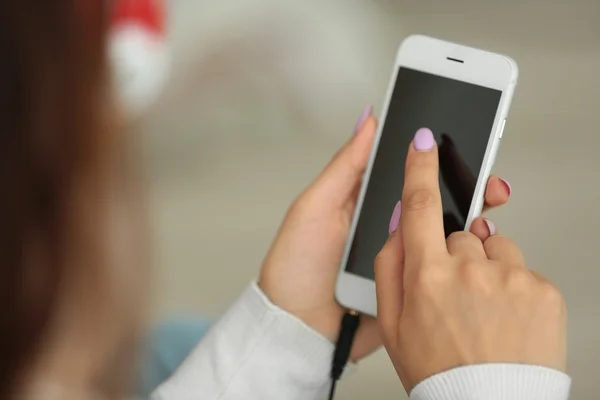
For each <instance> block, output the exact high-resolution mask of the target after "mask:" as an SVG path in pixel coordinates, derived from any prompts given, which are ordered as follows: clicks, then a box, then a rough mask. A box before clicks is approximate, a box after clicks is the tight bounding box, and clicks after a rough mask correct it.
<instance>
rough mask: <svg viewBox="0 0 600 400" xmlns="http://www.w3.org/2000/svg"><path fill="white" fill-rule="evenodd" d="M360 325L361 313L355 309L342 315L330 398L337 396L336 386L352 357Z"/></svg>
mask: <svg viewBox="0 0 600 400" xmlns="http://www.w3.org/2000/svg"><path fill="white" fill-rule="evenodd" d="M359 325H360V315H359V314H358V312H356V311H354V310H348V311H347V312H346V313H345V314H344V316H343V317H342V324H341V327H340V334H339V336H338V339H337V342H336V343H335V351H334V352H333V360H332V362H331V374H330V376H331V390H330V392H329V400H333V398H334V396H335V387H336V385H337V381H338V380H339V379H340V377H341V376H342V373H343V372H344V368H345V367H346V364H347V363H348V358H350V350H351V349H352V343H353V342H354V336H355V335H356V331H357V330H358V326H359Z"/></svg>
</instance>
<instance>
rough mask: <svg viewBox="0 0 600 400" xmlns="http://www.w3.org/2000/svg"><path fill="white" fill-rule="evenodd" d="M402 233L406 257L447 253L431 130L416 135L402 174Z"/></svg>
mask: <svg viewBox="0 0 600 400" xmlns="http://www.w3.org/2000/svg"><path fill="white" fill-rule="evenodd" d="M402 232H403V237H404V247H405V252H406V258H407V259H411V258H413V259H414V258H417V259H422V258H424V257H427V256H430V255H432V253H433V254H435V253H438V254H439V253H446V252H447V251H448V249H447V248H446V237H445V235H444V217H443V210H442V195H441V194H440V183H439V161H438V149H437V145H436V143H435V139H434V137H433V133H432V132H431V130H430V129H428V128H421V129H419V130H418V131H417V133H416V134H415V137H414V139H413V141H412V144H411V146H410V149H409V150H408V156H407V157H406V168H405V173H404V190H403V192H402Z"/></svg>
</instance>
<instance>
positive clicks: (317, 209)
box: [259, 111, 510, 361]
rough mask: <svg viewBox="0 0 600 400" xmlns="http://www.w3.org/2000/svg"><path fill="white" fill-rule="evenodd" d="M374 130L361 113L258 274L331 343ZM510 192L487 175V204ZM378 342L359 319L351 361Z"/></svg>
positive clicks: (279, 300)
mask: <svg viewBox="0 0 600 400" xmlns="http://www.w3.org/2000/svg"><path fill="white" fill-rule="evenodd" d="M376 129H377V122H376V120H375V118H373V117H372V116H371V114H370V111H369V112H365V114H364V115H363V118H361V121H359V125H358V126H357V132H356V134H355V135H354V137H353V138H352V139H351V140H350V141H349V142H348V143H347V144H346V145H345V146H344V147H343V148H342V149H341V150H340V151H339V152H338V154H337V155H336V156H335V157H334V158H333V160H332V161H331V162H330V163H329V165H328V166H327V167H326V168H325V170H324V171H323V172H322V173H321V175H320V176H319V177H318V178H317V179H316V180H315V181H314V182H313V184H312V185H310V186H309V187H308V189H306V190H305V191H304V193H302V195H300V197H299V198H298V199H297V200H296V201H295V202H294V203H293V204H292V206H291V207H290V209H289V211H288V213H287V216H286V218H285V220H284V221H283V224H282V226H281V228H280V230H279V233H278V235H277V237H276V238H275V241H274V243H273V245H272V246H271V249H270V251H269V253H268V254H267V257H266V259H265V261H264V264H263V267H262V271H261V274H260V279H259V286H260V287H261V289H262V290H263V291H264V293H265V294H266V295H267V297H268V298H269V299H270V300H271V301H272V302H273V303H274V304H276V305H277V306H278V307H281V308H282V309H284V310H285V311H287V312H289V313H291V314H293V315H295V316H296V317H298V318H300V319H301V320H302V321H304V322H305V323H306V324H307V325H309V326H310V327H312V328H313V329H315V330H316V331H317V332H319V333H320V334H322V335H323V336H325V337H326V338H327V339H329V340H330V341H332V342H335V341H336V339H337V335H338V333H339V328H340V321H341V318H342V315H343V314H344V308H343V307H342V306H340V305H339V304H338V303H337V301H336V299H335V294H334V291H335V282H336V279H337V275H338V270H339V267H340V262H341V259H342V255H343V251H344V246H345V243H346V240H347V238H348V231H349V229H350V224H351V222H352V216H353V213H354V207H355V204H356V200H357V196H358V191H359V188H360V184H361V180H362V175H363V173H364V171H365V168H366V166H367V163H368V160H369V154H370V150H371V145H372V143H373V138H374V137H375V131H376ZM399 157H400V155H399ZM509 194H510V187H509V186H508V184H507V183H506V182H505V181H502V180H501V179H499V178H498V177H491V178H490V179H489V181H488V185H487V188H486V194H485V199H486V205H487V206H491V207H494V206H499V205H502V204H504V203H506V202H507V201H508V197H509ZM390 216H391V210H390ZM487 229H488V227H487V225H486V223H485V222H484V220H483V219H481V218H480V219H478V220H476V221H474V223H473V224H472V228H471V230H472V231H474V233H476V234H477V232H476V231H477V230H479V231H482V230H483V231H485V232H481V233H480V234H477V235H478V236H488V235H489V232H488V231H487ZM379 346H381V340H380V338H379V333H378V327H377V324H376V321H375V319H373V318H370V317H363V320H362V321H361V325H360V327H359V330H358V332H357V334H356V338H355V341H354V345H353V348H352V352H351V354H350V359H351V360H352V361H358V360H360V359H361V358H363V357H365V356H367V355H368V354H370V353H372V352H373V351H375V350H376V349H377V348H378V347H379Z"/></svg>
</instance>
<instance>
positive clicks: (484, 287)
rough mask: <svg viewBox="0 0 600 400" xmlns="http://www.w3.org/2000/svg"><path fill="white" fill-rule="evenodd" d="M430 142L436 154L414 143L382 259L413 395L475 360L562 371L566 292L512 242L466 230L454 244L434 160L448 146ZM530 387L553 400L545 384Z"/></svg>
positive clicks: (386, 324) (393, 333) (388, 332)
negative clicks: (528, 263) (421, 384)
mask: <svg viewBox="0 0 600 400" xmlns="http://www.w3.org/2000/svg"><path fill="white" fill-rule="evenodd" d="M429 143H431V147H430V148H429V149H428V148H423V147H421V148H419V147H418V146H416V144H417V142H416V140H415V142H414V145H413V146H412V148H411V149H410V150H409V156H408V158H407V161H406V163H407V168H406V175H405V180H404V193H403V197H402V217H401V221H400V223H399V225H398V226H397V229H394V231H393V233H392V234H391V235H390V236H389V238H388V240H387V242H386V244H385V246H384V247H383V249H382V250H381V252H380V253H379V255H378V257H377V258H376V261H375V276H376V282H377V304H378V313H377V315H378V321H379V324H380V327H381V331H382V333H383V338H384V344H385V346H386V348H387V350H388V354H389V355H390V357H391V359H392V362H393V364H394V366H395V368H396V371H397V372H398V375H399V377H400V379H401V380H402V383H403V384H404V387H405V389H406V391H407V392H410V391H411V390H412V389H413V388H415V386H416V385H417V384H418V383H419V382H421V381H423V380H425V379H427V378H429V377H431V376H433V375H436V374H438V373H441V372H445V371H449V370H451V369H453V368H456V367H459V366H469V365H474V364H489V363H507V364H525V365H535V366H540V367H547V368H551V369H555V370H558V371H563V372H564V371H565V369H566V307H565V304H564V300H563V298H562V295H561V293H560V292H559V291H558V289H557V288H556V287H554V286H553V285H552V284H551V283H549V282H548V281H547V280H546V279H545V278H544V277H542V276H541V275H539V274H537V273H535V272H533V271H530V270H528V269H527V267H526V265H525V260H524V257H523V254H522V253H521V250H520V249H519V247H518V246H517V245H516V244H515V243H514V242H513V241H512V240H510V239H509V238H507V237H503V236H500V235H492V236H490V237H488V238H487V239H485V240H484V241H482V240H481V239H480V238H478V237H476V236H475V235H473V234H471V233H469V232H463V231H458V232H454V233H453V234H452V235H450V237H449V238H447V239H446V237H445V236H446V235H445V232H444V219H445V218H444V216H443V208H442V196H441V192H440V185H439V180H438V169H441V168H442V166H441V164H440V165H439V166H438V154H436V153H437V152H438V150H439V152H440V157H439V160H441V159H442V157H441V151H442V148H441V146H440V147H439V149H436V145H435V142H434V140H433V137H431V139H430V142H429ZM394 228H395V227H394ZM530 386H531V385H530ZM565 388H566V389H568V387H566V386H565ZM416 390H418V389H416ZM487 390H490V392H492V393H494V394H496V395H498V396H499V398H500V397H502V398H509V397H511V396H512V397H519V398H526V396H516V395H515V394H514V392H512V391H510V387H507V385H506V383H505V382H503V381H502V380H500V383H499V384H498V387H497V388H488V389H487ZM530 390H532V391H534V392H535V393H536V396H535V397H537V398H542V397H544V398H546V397H545V396H540V394H539V390H540V389H539V388H538V387H537V386H535V385H533V388H532V389H530ZM554 390H555V388H554V387H552V388H550V389H547V391H548V393H549V394H550V393H551V394H552V396H548V397H553V398H563V397H562V396H559V397H556V396H557V393H555V392H554ZM501 393H503V394H501ZM509 393H510V394H509ZM511 394H512V395H511ZM567 394H568V393H567ZM411 397H412V395H411ZM417 397H419V396H418V395H415V398H417ZM564 398H566V395H565V396H564Z"/></svg>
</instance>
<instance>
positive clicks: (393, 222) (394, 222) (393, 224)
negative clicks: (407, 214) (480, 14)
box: [389, 201, 402, 235]
mask: <svg viewBox="0 0 600 400" xmlns="http://www.w3.org/2000/svg"><path fill="white" fill-rule="evenodd" d="M401 215H402V202H401V201H399V202H398V203H396V207H394V212H393V213H392V218H391V219H390V227H389V234H390V235H391V234H392V233H394V232H395V231H396V229H398V224H399V223H400V216H401Z"/></svg>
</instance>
